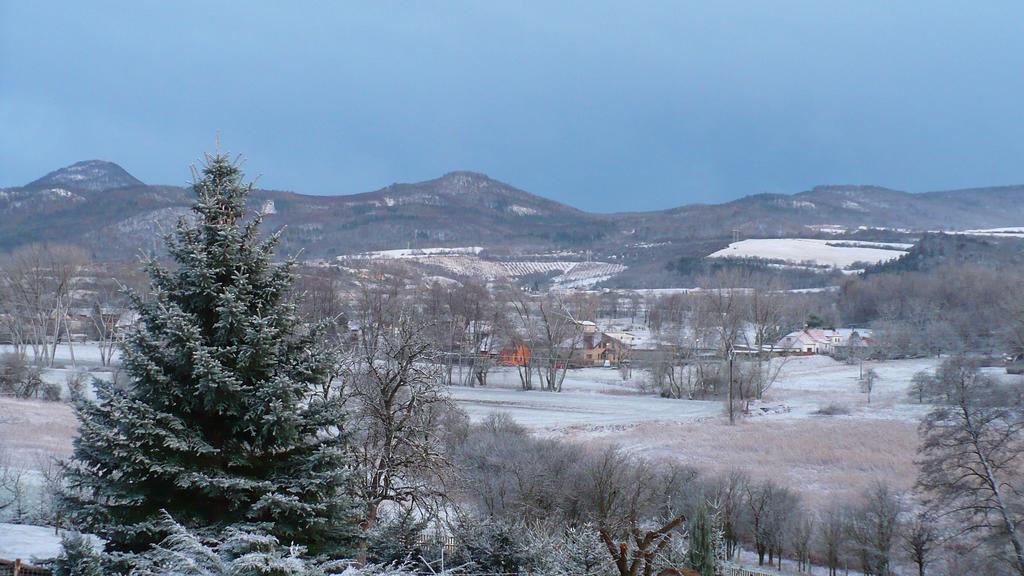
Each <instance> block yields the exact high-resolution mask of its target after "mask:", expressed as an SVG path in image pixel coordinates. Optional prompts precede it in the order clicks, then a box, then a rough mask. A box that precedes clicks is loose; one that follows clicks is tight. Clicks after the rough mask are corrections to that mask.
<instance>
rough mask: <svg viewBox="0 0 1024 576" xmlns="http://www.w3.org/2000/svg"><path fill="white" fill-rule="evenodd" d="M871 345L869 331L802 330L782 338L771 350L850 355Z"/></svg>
mask: <svg viewBox="0 0 1024 576" xmlns="http://www.w3.org/2000/svg"><path fill="white" fill-rule="evenodd" d="M871 345H872V339H871V331H870V330H864V329H855V328H838V329H831V328H804V329H803V330H798V331H796V332H790V333H789V334H786V335H785V336H783V337H782V339H780V340H779V341H778V342H777V343H776V344H775V347H774V349H773V351H774V352H776V353H778V354H824V355H829V356H835V355H845V354H850V353H852V352H854V351H856V350H866V349H868V348H870V347H871Z"/></svg>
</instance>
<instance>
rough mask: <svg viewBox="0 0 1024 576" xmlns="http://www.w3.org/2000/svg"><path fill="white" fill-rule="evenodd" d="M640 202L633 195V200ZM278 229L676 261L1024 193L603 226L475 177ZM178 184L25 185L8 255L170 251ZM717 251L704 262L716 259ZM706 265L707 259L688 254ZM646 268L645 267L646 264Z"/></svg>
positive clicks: (294, 237)
mask: <svg viewBox="0 0 1024 576" xmlns="http://www.w3.org/2000/svg"><path fill="white" fill-rule="evenodd" d="M640 193H642V191H636V190H630V191H623V196H624V198H625V197H628V196H629V195H632V194H640ZM250 201H251V203H252V207H253V208H254V209H257V210H261V211H263V213H264V214H265V218H266V224H267V226H266V228H267V229H268V230H277V229H280V228H282V227H284V228H285V232H284V234H283V238H282V252H283V253H286V254H297V253H301V255H302V258H309V259H320V258H323V259H327V258H332V257H334V256H337V255H341V254H352V253H357V252H363V251H368V250H383V249H391V248H405V247H436V246H467V245H474V246H485V247H487V248H489V249H491V250H493V251H497V252H501V251H506V252H510V253H512V252H518V253H539V252H544V251H555V250H575V251H586V252H588V253H590V252H593V253H599V254H601V255H602V256H603V257H605V258H609V257H611V258H620V259H621V258H626V259H629V258H633V259H636V258H638V257H639V256H638V253H640V252H644V253H650V254H655V253H656V254H660V256H659V258H660V257H668V256H671V257H676V256H677V255H679V254H684V255H685V254H687V253H691V252H694V251H695V250H696V252H701V251H705V250H710V249H713V248H714V246H716V245H721V244H724V243H725V242H727V241H728V239H729V238H731V237H733V236H734V235H741V236H743V237H776V236H793V235H800V236H809V235H814V234H820V230H821V229H822V227H824V228H825V229H826V230H833V231H834V230H835V229H836V228H844V229H848V230H851V231H855V230H857V229H858V227H868V228H875V229H880V228H884V229H890V230H903V231H923V230H950V229H969V228H990V227H1004V226H1018V225H1022V224H1024V186H1005V187H990V188H973V189H965V190H952V191H940V192H926V193H907V192H901V191H897V190H891V189H888V188H883V187H878V186H819V187H816V188H814V189H812V190H808V191H805V192H799V193H796V194H792V195H785V194H758V195H753V196H747V197H744V198H740V199H738V200H734V201H731V202H726V203H723V204H694V205H686V206H681V207H678V208H672V209H668V210H658V211H651V212H623V213H613V214H601V213H593V212H586V211H583V210H579V209H576V208H573V207H571V206H567V205H565V204H562V203H559V202H556V201H553V200H549V199H546V198H542V197H540V196H536V195H534V194H530V193H529V192H526V191H523V190H520V189H518V188H515V187H514V186H511V185H508V184H505V183H502V182H499V181H496V180H493V179H491V178H489V177H487V176H486V175H484V174H478V173H474V172H451V173H448V174H445V175H443V176H441V177H440V178H436V179H433V180H427V181H424V182H417V183H411V184H392V185H390V186H386V187H384V188H381V189H379V190H376V191H373V192H366V193H362V194H352V195H343V196H312V195H304V194H298V193H294V192H285V191H275V190H257V191H255V192H254V194H253V195H252V197H251V200H250ZM191 202H192V195H191V192H190V191H189V189H188V188H184V187H180V186H164V185H148V184H144V183H143V182H141V181H140V180H138V179H137V178H135V177H134V176H132V175H131V174H129V173H128V172H127V171H126V170H124V169H123V168H121V167H120V166H118V165H117V164H115V163H112V162H105V161H100V160H90V161H85V162H78V163H76V164H73V165H71V166H68V167H65V168H61V169H59V170H55V171H53V172H51V173H49V174H47V175H45V176H43V177H42V178H39V179H38V180H35V181H33V182H30V183H29V184H26V185H24V186H18V187H11V188H2V189H0V216H2V217H0V250H9V249H12V248H15V247H17V246H19V245H23V244H27V243H32V242H50V243H63V244H74V245H78V246H81V247H83V248H85V249H86V250H88V251H89V252H91V253H92V254H93V256H94V257H96V258H99V259H121V258H129V257H132V256H134V255H136V254H138V252H139V251H140V250H152V249H158V247H159V245H160V243H159V238H160V235H161V233H163V232H168V231H170V230H171V229H172V227H173V224H174V222H176V221H177V219H178V217H181V216H186V217H187V215H188V214H189V210H188V207H189V205H190V204H191ZM705 253H706V252H705ZM690 255H699V254H690ZM641 259H646V258H641Z"/></svg>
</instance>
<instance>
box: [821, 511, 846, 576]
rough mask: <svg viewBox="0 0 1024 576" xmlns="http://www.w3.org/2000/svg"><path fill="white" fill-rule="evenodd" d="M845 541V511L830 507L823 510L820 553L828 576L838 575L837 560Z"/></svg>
mask: <svg viewBox="0 0 1024 576" xmlns="http://www.w3.org/2000/svg"><path fill="white" fill-rule="evenodd" d="M845 543H846V512H845V511H844V510H843V509H841V508H832V509H831V510H828V511H827V512H825V514H824V517H823V518H822V522H821V545H822V555H823V556H824V559H825V567H826V568H828V576H838V574H839V561H840V555H841V554H842V551H843V547H844V545H845Z"/></svg>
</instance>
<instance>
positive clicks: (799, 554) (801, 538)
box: [789, 513, 817, 572]
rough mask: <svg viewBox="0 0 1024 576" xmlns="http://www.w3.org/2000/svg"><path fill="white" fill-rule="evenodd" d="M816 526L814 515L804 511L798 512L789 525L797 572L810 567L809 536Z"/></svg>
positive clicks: (807, 569) (812, 533) (812, 534)
mask: <svg viewBox="0 0 1024 576" xmlns="http://www.w3.org/2000/svg"><path fill="white" fill-rule="evenodd" d="M816 528H817V525H816V524H815V522H814V517H813V516H811V515H809V514H806V513H804V514H800V515H799V517H798V518H796V520H795V521H794V522H793V523H792V524H791V525H790V536H789V538H790V540H791V541H792V543H793V553H794V555H795V556H796V569H797V572H804V571H809V570H810V569H811V538H812V537H813V536H814V530H815V529H816Z"/></svg>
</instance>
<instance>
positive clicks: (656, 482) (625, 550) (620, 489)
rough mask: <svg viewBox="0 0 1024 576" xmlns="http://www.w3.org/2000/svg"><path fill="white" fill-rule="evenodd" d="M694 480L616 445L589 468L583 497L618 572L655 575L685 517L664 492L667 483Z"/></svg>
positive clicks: (672, 486) (681, 486)
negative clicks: (670, 472)
mask: <svg viewBox="0 0 1024 576" xmlns="http://www.w3.org/2000/svg"><path fill="white" fill-rule="evenodd" d="M690 480H692V475H686V474H685V473H684V474H673V475H671V476H670V477H669V478H668V479H666V477H664V476H662V475H660V474H659V473H658V470H657V469H656V468H655V467H653V466H652V465H651V464H649V463H648V462H646V461H644V460H639V459H636V458H633V457H630V456H628V455H626V454H624V453H622V452H621V451H619V450H617V449H614V448H609V449H606V450H604V451H603V452H601V453H600V454H598V455H597V456H596V457H595V458H594V459H593V460H592V462H591V464H590V466H588V467H587V468H586V470H585V472H584V475H583V482H582V484H583V490H582V494H581V496H580V497H581V499H582V500H583V501H584V502H585V503H586V505H587V507H588V509H589V510H590V518H589V519H590V520H591V521H592V522H593V523H594V525H595V526H596V527H597V530H598V534H599V535H600V537H601V540H602V542H604V545H605V547H606V548H607V550H608V554H609V555H610V556H611V559H612V563H613V565H614V566H615V570H616V572H617V573H618V574H619V576H639V575H643V576H651V574H652V573H653V570H654V567H655V562H656V560H657V556H658V555H659V554H660V553H661V552H662V551H664V550H665V549H666V548H667V547H668V545H669V544H670V543H671V541H672V537H673V534H675V533H676V531H677V529H678V528H679V527H680V526H682V525H683V523H684V522H685V521H686V515H685V514H684V513H683V511H682V510H681V509H680V507H679V505H678V501H676V500H675V499H673V498H666V497H665V491H666V488H668V489H669V490H673V491H681V490H685V486H686V484H687V483H688V482H689V481H690ZM658 496H660V497H658ZM659 504H660V506H659Z"/></svg>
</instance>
